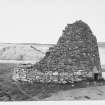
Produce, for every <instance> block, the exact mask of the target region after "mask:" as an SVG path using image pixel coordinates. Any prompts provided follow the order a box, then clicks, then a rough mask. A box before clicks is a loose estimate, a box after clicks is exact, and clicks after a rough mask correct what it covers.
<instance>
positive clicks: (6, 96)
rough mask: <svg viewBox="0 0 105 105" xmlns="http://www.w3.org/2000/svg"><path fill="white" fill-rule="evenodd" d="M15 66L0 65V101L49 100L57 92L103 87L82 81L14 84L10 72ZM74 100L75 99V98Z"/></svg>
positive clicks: (101, 82) (92, 82)
mask: <svg viewBox="0 0 105 105" xmlns="http://www.w3.org/2000/svg"><path fill="white" fill-rule="evenodd" d="M15 66H16V64H12V63H11V64H8V63H5V64H0V101H22V100H27V101H29V100H34V101H35V100H36V101H37V100H45V99H47V100H50V99H49V98H50V97H53V94H57V93H59V92H61V91H62V92H65V93H66V92H67V91H72V90H74V89H80V88H87V87H90V86H91V87H93V86H94V84H95V85H104V84H105V82H104V81H98V82H97V83H94V81H91V82H88V81H82V82H78V83H75V84H74V86H73V84H65V85H60V84H51V83H49V84H43V83H33V84H28V83H21V82H14V81H13V80H12V79H11V77H12V70H13V67H15ZM85 98H86V99H89V97H88V96H85ZM75 99H76V98H75Z"/></svg>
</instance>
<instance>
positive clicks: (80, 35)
mask: <svg viewBox="0 0 105 105" xmlns="http://www.w3.org/2000/svg"><path fill="white" fill-rule="evenodd" d="M94 68H96V69H97V70H96V69H95V70H96V71H97V72H98V73H101V66H100V58H99V52H98V45H97V39H96V37H95V36H94V35H93V33H92V31H91V29H90V27H89V26H88V25H87V24H86V23H84V22H83V21H81V20H80V21H76V22H75V23H73V24H68V25H67V26H66V27H65V29H64V31H63V34H62V36H61V37H60V38H59V40H58V42H57V44H56V45H55V46H54V47H50V48H49V51H48V52H46V55H45V57H44V58H43V59H42V60H40V61H39V62H38V63H36V64H34V65H33V66H32V67H30V68H28V67H27V65H26V66H25V67H20V68H18V67H17V68H16V70H14V71H17V72H18V73H17V74H19V75H17V78H18V79H21V80H24V81H39V82H57V83H66V82H67V81H69V82H74V81H79V80H83V79H86V78H87V77H92V76H93V73H94V72H96V71H95V70H94ZM22 70H23V71H24V72H22ZM22 73H23V75H24V76H23V75H22ZM14 74H15V75H16V72H15V73H14ZM55 74H56V75H55ZM65 74H66V75H65ZM23 77H24V78H23ZM15 79H16V78H15Z"/></svg>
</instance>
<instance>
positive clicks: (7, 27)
mask: <svg viewBox="0 0 105 105" xmlns="http://www.w3.org/2000/svg"><path fill="white" fill-rule="evenodd" d="M76 20H83V21H84V22H86V23H87V24H88V25H89V26H90V28H91V29H92V31H93V33H94V35H95V36H96V37H97V41H98V42H105V0H0V43H42V44H55V43H56V42H57V40H58V39H59V37H60V36H61V35H62V30H63V29H64V28H65V26H66V25H67V24H69V23H73V22H75V21H76Z"/></svg>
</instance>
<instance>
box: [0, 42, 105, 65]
mask: <svg viewBox="0 0 105 105" xmlns="http://www.w3.org/2000/svg"><path fill="white" fill-rule="evenodd" d="M51 46H54V44H35V43H19V44H17V43H1V44H0V61H1V62H2V60H3V61H5V60H16V61H35V62H37V61H39V60H40V59H41V58H43V57H44V55H45V52H46V51H47V50H48V49H49V47H51ZM98 46H99V53H100V59H101V63H102V65H103V64H105V60H104V59H103V58H105V43H104V42H99V43H98Z"/></svg>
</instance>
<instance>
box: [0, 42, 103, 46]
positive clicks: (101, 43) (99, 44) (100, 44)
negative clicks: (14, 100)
mask: <svg viewBox="0 0 105 105" xmlns="http://www.w3.org/2000/svg"><path fill="white" fill-rule="evenodd" d="M1 44H13V45H41V46H49V45H50V46H54V45H55V44H54V43H52V44H47V43H43V44H42V43H0V45H1ZM98 46H99V47H105V42H98Z"/></svg>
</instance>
